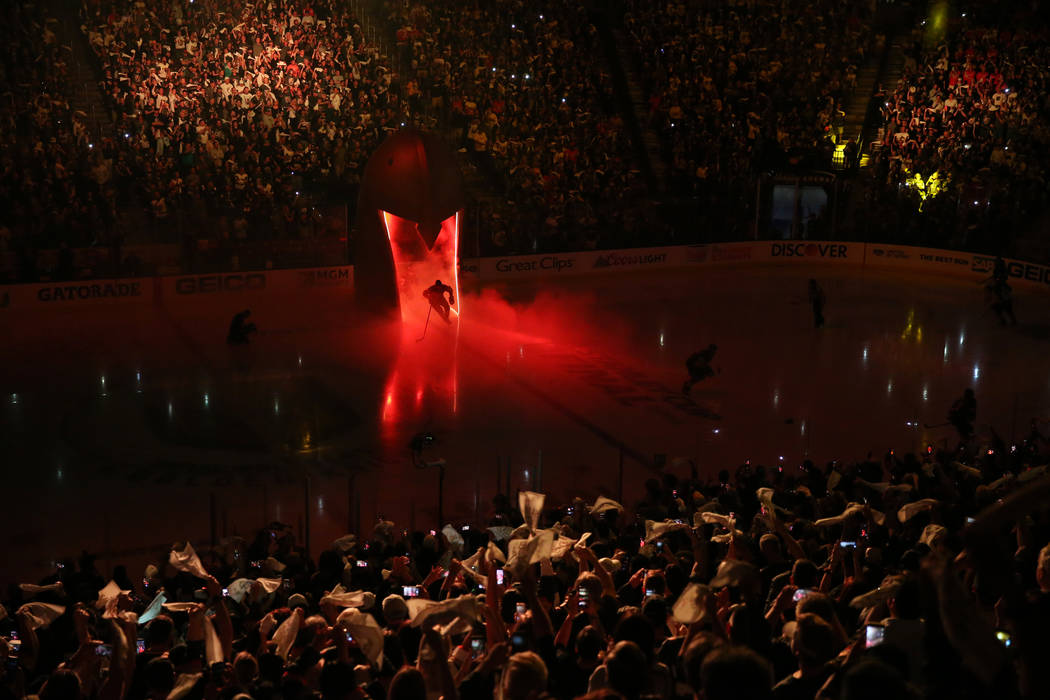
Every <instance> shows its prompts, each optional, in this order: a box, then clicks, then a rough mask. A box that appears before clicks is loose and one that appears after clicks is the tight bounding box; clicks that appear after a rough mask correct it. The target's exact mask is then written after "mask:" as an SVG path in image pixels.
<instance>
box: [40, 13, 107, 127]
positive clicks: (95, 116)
mask: <svg viewBox="0 0 1050 700" xmlns="http://www.w3.org/2000/svg"><path fill="white" fill-rule="evenodd" d="M47 4H48V9H49V10H50V14H51V15H52V16H53V17H55V18H57V19H58V22H56V23H55V26H54V28H53V29H54V32H55V36H56V37H57V39H58V42H59V44H61V45H62V46H63V47H65V48H66V60H67V61H68V68H69V85H68V86H67V96H68V99H69V105H70V107H72V108H73V110H74V111H77V112H80V115H79V116H80V119H81V121H83V122H84V124H85V126H87V129H88V134H89V137H90V138H91V139H92V140H93V141H94V140H98V139H101V138H104V137H106V136H112V135H114V125H113V118H112V115H111V114H110V111H109V109H108V108H107V107H106V105H105V102H104V101H103V100H102V94H101V92H99V75H98V70H97V68H96V64H97V59H96V58H95V56H94V54H93V53H92V52H91V47H90V46H89V45H88V41H87V36H85V35H84V33H83V32H81V31H80V19H79V17H78V15H77V11H76V9H75V8H74V3H70V2H65V1H64V0H48V3H47Z"/></svg>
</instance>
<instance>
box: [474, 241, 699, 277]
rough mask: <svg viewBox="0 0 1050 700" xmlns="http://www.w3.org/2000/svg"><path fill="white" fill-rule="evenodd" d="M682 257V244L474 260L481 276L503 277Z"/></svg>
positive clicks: (667, 262)
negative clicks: (678, 245) (663, 246)
mask: <svg viewBox="0 0 1050 700" xmlns="http://www.w3.org/2000/svg"><path fill="white" fill-rule="evenodd" d="M683 260H684V258H683V255H682V247H667V248H628V249H624V250H588V251H583V252H580V253H550V254H546V255H515V256H513V257H511V256H507V257H503V258H481V259H480V260H477V261H471V263H472V264H476V265H477V275H478V276H479V277H481V278H482V279H504V278H513V277H536V276H552V277H554V276H563V275H570V274H585V273H601V272H619V271H621V270H644V269H649V268H659V267H671V266H676V265H682V264H683Z"/></svg>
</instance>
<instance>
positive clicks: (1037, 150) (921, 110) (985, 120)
mask: <svg viewBox="0 0 1050 700" xmlns="http://www.w3.org/2000/svg"><path fill="white" fill-rule="evenodd" d="M999 4H1000V5H1005V6H1007V7H1006V10H1011V9H1012V10H1013V11H1002V12H1001V13H999V14H996V13H994V12H993V11H994V10H999V9H1000V8H983V9H984V12H982V7H981V4H980V3H969V4H967V6H966V7H964V8H962V14H961V15H960V16H959V17H957V18H955V19H954V20H953V22H952V25H953V26H952V30H951V31H950V32H949V33H948V36H947V39H946V40H945V41H943V42H940V43H937V44H936V45H933V46H929V47H928V48H924V46H925V45H926V44H927V42H925V41H924V40H923V37H922V33H921V32H917V33H916V34H917V35H916V37H915V40H914V41H913V42H912V44H911V45H910V46H909V50H908V52H907V56H906V62H905V68H904V74H903V76H902V77H901V79H900V81H899V82H898V83H897V85H896V86H895V87H894V88H893V89H891V90H890V91H888V92H887V94H885V95H880V98H881V100H882V102H881V104H879V105H878V108H879V111H880V115H881V119H880V124H881V127H880V128H881V134H882V139H881V143H880V144H879V145H880V146H881V147H880V148H877V149H876V151H875V156H876V157H875V158H874V160H873V165H874V168H873V174H872V177H873V178H874V182H873V183H872V185H873V188H874V192H873V196H874V197H876V198H884V199H888V200H889V201H890V202H893V200H895V199H897V198H898V197H902V198H904V199H907V200H909V201H908V202H907V205H906V208H907V209H910V210H911V211H912V212H914V209H915V207H914V200H916V199H917V198H918V196H919V195H918V190H919V189H922V188H923V187H922V186H919V185H918V182H917V178H918V180H921V181H922V183H923V186H924V185H925V183H927V182H928V181H929V179H930V178H931V177H932V176H934V175H935V174H936V176H937V178H938V179H939V180H940V184H941V185H942V186H943V187H944V190H945V192H946V193H947V194H948V196H947V197H945V198H944V201H943V202H942V203H941V204H942V205H943V206H942V209H946V211H945V212H943V215H944V216H947V217H948V218H949V222H947V223H948V224H951V223H954V222H953V221H952V219H957V218H961V219H962V220H963V221H964V223H965V225H966V228H967V229H968V230H970V231H971V232H972V234H971V235H977V236H980V235H985V236H986V237H992V238H994V237H1000V236H1002V234H1003V229H1010V228H1012V227H1013V226H1014V225H1017V224H1020V223H1021V222H1024V221H1026V220H1030V219H1032V218H1034V217H1037V216H1038V215H1039V214H1040V213H1041V211H1042V210H1044V209H1045V207H1046V203H1047V198H1048V195H1050V191H1048V180H1047V169H1046V160H1047V157H1048V156H1050V130H1048V128H1047V123H1048V117H1050V100H1048V99H1047V90H1048V87H1050V71H1048V70H1047V65H1050V63H1048V62H1050V36H1048V35H1047V32H1046V30H1045V28H1042V29H1040V28H1039V27H1038V23H1037V22H1035V21H1034V20H1035V17H1033V16H1031V15H1030V13H1029V12H1027V11H1025V9H1024V3H1009V2H1007V3H999ZM1014 5H1017V6H1020V7H1021V9H1018V8H1016V7H1013V6H1014ZM967 9H969V10H970V12H966V10H967ZM975 11H976V12H975ZM960 212H961V213H960ZM891 218H892V219H896V217H891ZM933 223H934V226H936V222H933ZM890 225H896V224H894V223H891V224H890ZM930 228H932V226H930ZM952 228H954V227H952ZM985 228H986V229H989V231H981V230H979V229H985ZM916 235H921V234H919V232H916ZM969 243H971V244H972V243H978V244H980V243H986V244H987V243H991V244H994V243H995V241H994V240H991V241H969ZM993 249H994V248H993Z"/></svg>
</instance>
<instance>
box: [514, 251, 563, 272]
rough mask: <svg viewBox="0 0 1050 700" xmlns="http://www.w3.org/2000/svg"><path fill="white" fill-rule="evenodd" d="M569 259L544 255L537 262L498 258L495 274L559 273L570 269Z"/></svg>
mask: <svg viewBox="0 0 1050 700" xmlns="http://www.w3.org/2000/svg"><path fill="white" fill-rule="evenodd" d="M573 262H574V261H573V260H572V259H571V258H559V257H558V256H556V255H546V256H544V257H542V258H540V259H539V260H509V259H507V258H500V259H499V260H497V261H496V271H497V272H531V271H534V270H554V271H555V272H561V271H562V270H567V269H569V268H571V267H572V265H573Z"/></svg>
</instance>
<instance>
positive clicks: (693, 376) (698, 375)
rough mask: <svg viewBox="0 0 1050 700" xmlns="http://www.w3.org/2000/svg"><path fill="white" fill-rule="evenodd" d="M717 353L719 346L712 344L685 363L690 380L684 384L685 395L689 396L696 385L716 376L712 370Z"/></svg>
mask: <svg viewBox="0 0 1050 700" xmlns="http://www.w3.org/2000/svg"><path fill="white" fill-rule="evenodd" d="M716 352H718V346H717V345H715V344H714V343H712V344H710V345H708V346H707V348H706V349H704V350H698V351H697V352H694V353H693V354H692V355H690V356H689V359H688V360H686V361H685V368H686V369H687V370H689V379H686V380H685V383H684V384H682V393H683V394H686V395H687V396H688V395H689V391H690V390H691V389H692V388H693V385H694V384H696V383H698V382H702V381H703V380H705V379H707V378H708V377H713V376H714V374H715V371H714V370H713V369H711V360H713V359H715V353H716Z"/></svg>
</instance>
